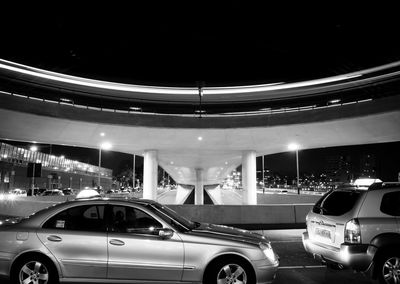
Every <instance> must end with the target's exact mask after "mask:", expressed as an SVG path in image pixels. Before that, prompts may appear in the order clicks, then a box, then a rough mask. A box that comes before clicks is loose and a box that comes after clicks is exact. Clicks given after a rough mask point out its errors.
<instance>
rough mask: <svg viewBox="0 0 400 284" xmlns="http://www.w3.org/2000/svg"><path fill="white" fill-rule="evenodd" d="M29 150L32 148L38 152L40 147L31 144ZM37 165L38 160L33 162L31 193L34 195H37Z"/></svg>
mask: <svg viewBox="0 0 400 284" xmlns="http://www.w3.org/2000/svg"><path fill="white" fill-rule="evenodd" d="M29 150H31V151H32V152H36V151H37V150H38V147H37V146H31V147H30V149H29ZM35 165H36V161H34V162H33V164H32V193H31V195H32V196H34V195H35Z"/></svg>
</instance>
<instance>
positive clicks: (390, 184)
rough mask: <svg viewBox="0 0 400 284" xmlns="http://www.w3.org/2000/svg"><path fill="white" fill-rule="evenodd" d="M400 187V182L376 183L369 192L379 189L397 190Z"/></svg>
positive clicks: (370, 187)
mask: <svg viewBox="0 0 400 284" xmlns="http://www.w3.org/2000/svg"><path fill="white" fill-rule="evenodd" d="M396 187H400V182H398V181H393V182H391V181H390V182H376V183H373V184H371V185H370V186H369V188H368V190H378V189H385V188H396Z"/></svg>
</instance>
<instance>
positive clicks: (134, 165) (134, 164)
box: [132, 154, 136, 191]
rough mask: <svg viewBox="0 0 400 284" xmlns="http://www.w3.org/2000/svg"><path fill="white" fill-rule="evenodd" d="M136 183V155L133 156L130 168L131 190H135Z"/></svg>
mask: <svg viewBox="0 0 400 284" xmlns="http://www.w3.org/2000/svg"><path fill="white" fill-rule="evenodd" d="M135 181H136V155H135V154H133V167H132V190H133V191H134V190H135Z"/></svg>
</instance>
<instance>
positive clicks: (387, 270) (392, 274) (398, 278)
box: [382, 257, 400, 284]
mask: <svg viewBox="0 0 400 284" xmlns="http://www.w3.org/2000/svg"><path fill="white" fill-rule="evenodd" d="M382 275H383V279H384V280H385V281H386V283H388V284H392V283H393V284H397V283H398V284H400V258H399V257H391V258H389V259H387V260H386V261H385V263H384V264H383V267H382Z"/></svg>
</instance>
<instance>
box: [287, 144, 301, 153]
mask: <svg viewBox="0 0 400 284" xmlns="http://www.w3.org/2000/svg"><path fill="white" fill-rule="evenodd" d="M288 149H289V150H290V151H296V150H299V149H300V145H299V144H297V143H290V144H289V145H288Z"/></svg>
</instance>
